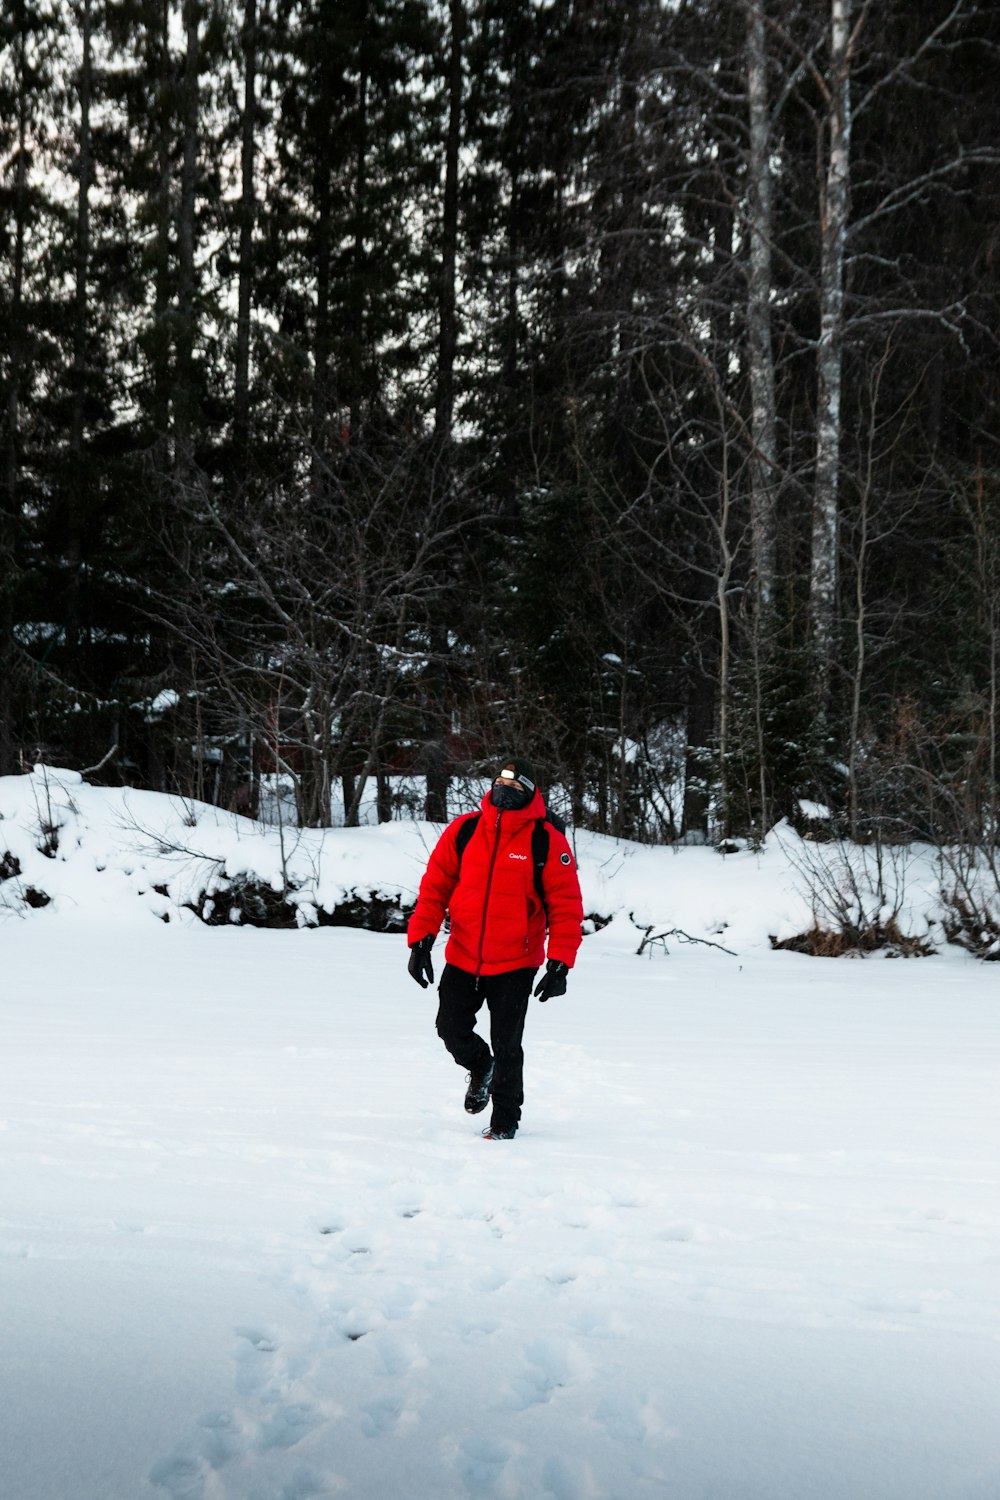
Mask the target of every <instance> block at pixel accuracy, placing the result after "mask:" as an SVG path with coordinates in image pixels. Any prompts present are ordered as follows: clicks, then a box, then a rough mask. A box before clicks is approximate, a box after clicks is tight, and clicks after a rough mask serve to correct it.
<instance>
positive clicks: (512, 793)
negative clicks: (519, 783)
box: [490, 782, 532, 812]
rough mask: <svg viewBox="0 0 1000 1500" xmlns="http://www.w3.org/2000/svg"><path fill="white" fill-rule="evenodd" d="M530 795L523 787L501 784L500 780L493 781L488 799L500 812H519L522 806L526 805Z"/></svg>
mask: <svg viewBox="0 0 1000 1500" xmlns="http://www.w3.org/2000/svg"><path fill="white" fill-rule="evenodd" d="M531 797H532V793H531V792H526V791H525V790H524V788H523V787H516V786H503V785H502V784H501V783H500V782H495V783H494V786H493V790H492V791H491V792H490V801H491V802H492V803H493V806H494V807H499V809H500V811H501V812H520V811H521V808H522V807H527V805H528V803H529V802H530V801H531Z"/></svg>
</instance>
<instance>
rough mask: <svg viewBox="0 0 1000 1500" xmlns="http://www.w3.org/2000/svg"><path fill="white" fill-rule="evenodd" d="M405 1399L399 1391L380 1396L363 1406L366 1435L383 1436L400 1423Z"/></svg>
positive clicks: (363, 1423) (362, 1419) (363, 1425)
mask: <svg viewBox="0 0 1000 1500" xmlns="http://www.w3.org/2000/svg"><path fill="white" fill-rule="evenodd" d="M405 1405H406V1403H405V1401H404V1399H403V1397H402V1396H401V1395H400V1394H399V1392H398V1391H391V1392H390V1393H389V1394H388V1395H386V1396H379V1397H378V1398H377V1399H376V1400H374V1401H369V1402H367V1403H366V1404H365V1405H364V1406H362V1408H361V1431H362V1432H363V1433H364V1435H365V1437H370V1438H372V1437H383V1436H384V1435H385V1433H387V1432H392V1431H393V1430H394V1429H395V1428H396V1427H398V1425H399V1420H400V1418H401V1416H402V1415H403V1411H404V1408H405Z"/></svg>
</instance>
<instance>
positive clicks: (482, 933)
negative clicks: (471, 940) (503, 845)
mask: <svg viewBox="0 0 1000 1500" xmlns="http://www.w3.org/2000/svg"><path fill="white" fill-rule="evenodd" d="M502 817H503V812H502V811H498V812H497V836H496V838H495V839H494V841H493V853H492V854H491V855H490V868H489V873H488V875H487V876H486V895H485V896H484V897H483V925H482V927H481V928H480V929H479V962H478V963H477V965H476V984H477V985H478V983H479V976H480V974H481V973H482V968H483V944H484V943H485V942H486V910H487V907H488V906H489V904H490V887H491V886H492V884H493V866H494V865H495V864H496V862H497V854H498V853H499V852H500V819H501V818H502Z"/></svg>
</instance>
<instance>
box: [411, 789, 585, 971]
mask: <svg viewBox="0 0 1000 1500" xmlns="http://www.w3.org/2000/svg"><path fill="white" fill-rule="evenodd" d="M480 806H481V808H482V816H481V817H480V819H479V823H478V825H477V827H476V830H475V832H474V833H473V835H472V837H471V838H470V840H469V842H468V844H467V845H466V848H465V850H464V852H463V854H462V857H461V860H459V856H458V850H457V848H456V846H455V840H456V838H457V836H458V830H459V829H460V828H461V826H462V824H463V823H465V822H466V821H467V820H468V819H469V818H471V817H475V813H465V814H464V815H463V816H462V817H460V818H456V819H455V821H454V822H453V823H449V824H448V827H447V828H446V829H445V831H444V833H443V834H442V835H441V837H440V838H439V839H438V841H437V843H436V845H435V846H434V850H433V852H432V854H431V857H430V860H429V861H428V864H427V869H426V870H425V872H424V878H423V880H422V881H421V882H420V893H419V895H418V896H417V905H416V909H415V910H414V913H413V915H412V917H411V918H410V923H409V927H408V929H407V934H406V936H407V940H408V942H409V943H410V944H411V945H412V944H413V943H417V942H419V941H420V939H421V938H423V937H427V936H429V935H430V934H434V935H435V936H436V935H437V933H438V931H439V930H440V928H441V924H442V922H443V921H444V914H445V911H448V912H449V914H450V916H451V936H450V938H449V939H448V946H447V948H446V949H445V952H444V956H445V961H446V962H447V963H450V964H454V965H455V967H456V968H459V969H465V970H466V971H467V973H470V974H505V973H507V972H508V970H510V969H537V968H540V967H541V965H542V964H543V963H544V961H545V912H544V910H543V909H542V906H541V903H540V902H539V899H538V891H537V890H536V888H535V874H534V870H533V869H532V864H531V834H532V830H533V829H534V826H535V823H536V822H537V820H538V819H539V818H542V817H544V816H545V803H544V802H543V800H542V795H541V793H540V792H538V791H536V792H535V795H534V796H533V797H532V799H531V801H530V802H529V803H528V805H527V807H525V808H522V809H521V810H520V811H518V812H512V811H510V810H507V811H504V812H500V811H498V809H497V808H495V807H494V806H493V803H492V802H491V801H490V794H489V792H487V794H486V796H485V797H484V798H483V800H482V802H481V804H480ZM548 835H549V855H548V859H547V860H546V862H545V869H544V870H543V871H542V886H543V889H544V891H545V901H546V905H547V906H548V913H549V916H548V927H549V953H548V956H549V958H557V959H561V960H562V962H563V963H564V964H568V965H569V967H570V968H572V967H573V960H574V959H575V957H576V950H577V949H578V948H579V946H580V939H581V932H580V923H581V922H582V921H583V899H582V897H581V895H580V882H579V880H578V878H577V873H576V861H575V860H574V858H573V855H572V853H571V851H570V847H569V844H568V843H567V842H566V839H565V837H564V835H563V834H561V833H559V831H558V830H557V829H555V828H553V827H552V825H551V824H550V825H549V828H548Z"/></svg>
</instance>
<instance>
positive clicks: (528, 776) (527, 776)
mask: <svg viewBox="0 0 1000 1500" xmlns="http://www.w3.org/2000/svg"><path fill="white" fill-rule="evenodd" d="M501 769H503V770H506V769H510V770H512V771H513V772H514V775H515V776H516V778H517V780H518V781H519V782H520V783H521V785H522V786H523V787H525V788H526V789H527V790H528V791H529V792H533V791H534V790H535V770H534V767H533V766H532V764H531V761H530V760H524V759H523V758H522V757H521V756H520V755H509V756H508V757H507V759H506V760H504V761H502V762H501ZM499 774H500V772H499V771H498V772H497V775H499ZM493 779H494V780H496V777H494V778H493Z"/></svg>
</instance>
